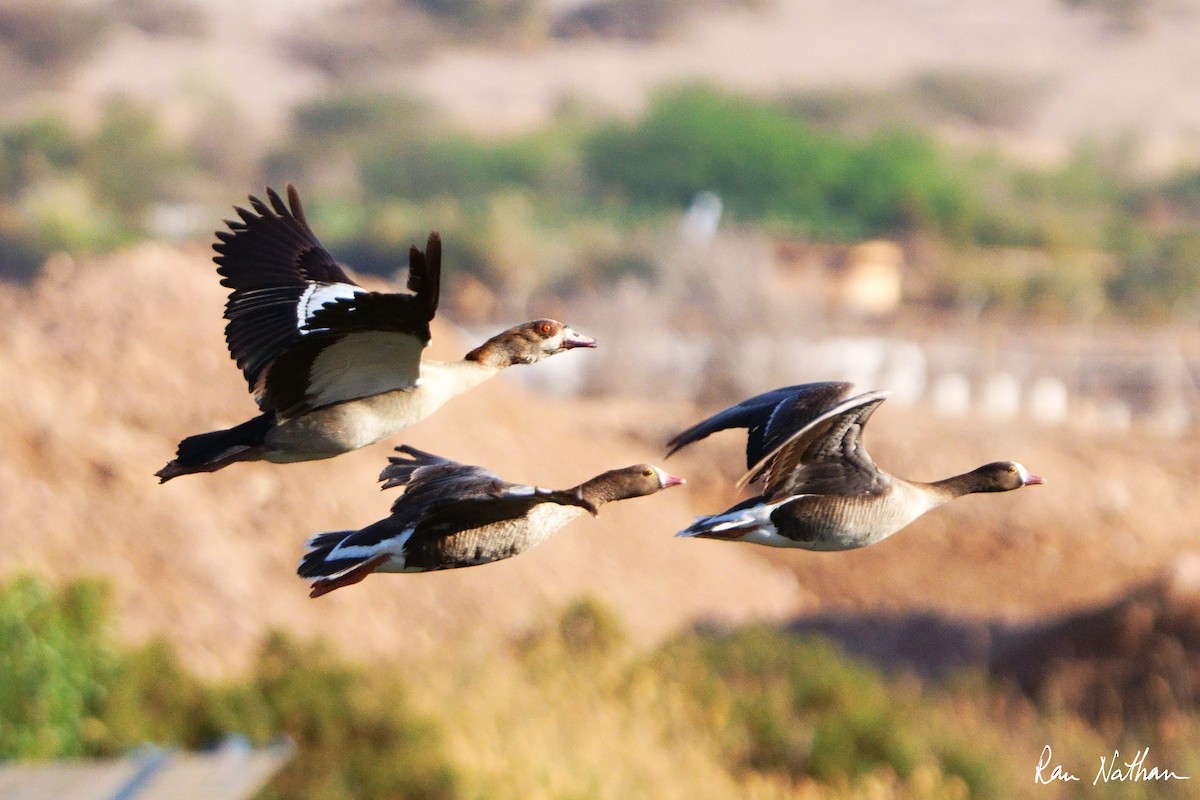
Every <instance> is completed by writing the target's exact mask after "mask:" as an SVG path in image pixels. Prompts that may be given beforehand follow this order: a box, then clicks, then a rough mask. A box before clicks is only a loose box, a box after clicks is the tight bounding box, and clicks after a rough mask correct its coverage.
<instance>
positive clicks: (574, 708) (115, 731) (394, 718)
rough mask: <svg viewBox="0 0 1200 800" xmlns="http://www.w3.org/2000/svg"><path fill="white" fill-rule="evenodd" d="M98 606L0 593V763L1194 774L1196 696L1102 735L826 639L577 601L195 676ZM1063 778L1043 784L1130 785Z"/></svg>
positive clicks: (102, 598)
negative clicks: (274, 752)
mask: <svg viewBox="0 0 1200 800" xmlns="http://www.w3.org/2000/svg"><path fill="white" fill-rule="evenodd" d="M106 605H107V604H106V593H105V592H104V591H103V589H102V587H100V586H98V585H97V584H94V583H79V584H73V585H69V586H67V587H65V588H61V589H57V590H55V589H52V588H50V587H49V586H48V585H47V584H46V583H45V582H43V581H40V580H37V579H33V578H12V579H9V580H7V581H5V582H3V583H0V755H2V756H3V757H5V758H14V759H49V758H59V757H64V756H87V755H114V754H119V753H122V752H127V751H129V750H131V749H133V748H135V747H137V746H138V745H139V744H141V743H143V742H148V741H149V742H154V743H157V744H160V745H175V746H180V747H185V748H198V747H204V746H206V745H208V744H211V743H214V742H216V741H219V740H220V739H221V738H223V737H224V736H226V735H228V734H230V733H235V732H236V733H241V734H243V735H245V736H246V737H248V738H249V739H250V740H251V741H253V742H256V743H265V742H267V741H270V740H272V739H274V738H276V737H278V736H281V735H286V736H288V737H290V738H291V739H292V741H293V742H294V743H295V745H296V752H295V756H294V757H293V759H292V761H291V762H290V763H289V764H288V765H287V766H286V767H285V768H284V770H283V771H282V772H281V773H280V774H279V775H278V776H277V777H276V778H275V779H274V780H273V781H272V782H271V783H270V784H269V785H268V786H267V787H266V789H264V791H263V792H262V793H261V794H260V795H259V797H260V800H290V799H291V798H297V799H299V798H305V799H308V798H311V799H312V800H315V799H316V798H322V799H323V800H324V799H327V798H334V800H338V799H340V798H345V799H346V800H349V798H364V799H365V800H372V799H373V798H378V799H379V800H384V799H385V798H386V799H387V800H392V799H395V800H403V798H432V799H433V800H437V799H438V798H445V799H446V800H451V799H453V798H464V800H465V798H477V797H488V798H496V799H497V800H518V798H521V799H522V800H523V799H524V798H529V797H542V798H547V799H548V800H568V798H574V797H581V796H587V797H596V798H621V797H635V796H636V797H655V798H665V799H666V800H674V798H680V800H683V798H687V799H688V800H697V799H698V798H699V799H701V800H707V799H708V798H712V800H717V799H718V798H728V797H741V796H753V797H764V798H776V797H778V798H783V797H792V796H795V794H796V792H800V793H801V794H802V796H805V797H815V798H822V799H824V800H843V799H844V800H849V798H856V797H864V796H870V797H889V798H908V799H911V800H941V798H962V797H979V798H986V797H1012V796H1015V795H1016V794H1018V793H1019V788H1018V787H1020V786H1022V785H1026V783H1027V782H1028V780H1029V774H1030V770H1031V769H1032V768H1033V765H1034V764H1036V763H1037V758H1038V757H1039V755H1040V753H1041V748H1042V746H1043V744H1044V743H1046V742H1051V743H1052V744H1053V746H1054V752H1055V756H1056V759H1060V760H1061V763H1064V764H1068V765H1075V764H1092V763H1094V761H1095V757H1096V755H1097V754H1105V755H1107V753H1108V752H1110V751H1111V749H1112V747H1114V746H1117V747H1120V748H1121V750H1122V752H1125V751H1126V750H1128V751H1129V752H1132V751H1133V750H1135V749H1140V748H1142V747H1147V746H1149V747H1152V749H1153V752H1154V759H1155V763H1158V764H1170V765H1171V766H1172V768H1176V769H1178V770H1179V774H1188V771H1189V770H1191V771H1194V770H1195V769H1197V768H1200V762H1197V761H1196V755H1195V752H1194V748H1193V747H1191V746H1190V745H1191V743H1192V742H1194V736H1195V734H1196V731H1197V730H1200V726H1198V725H1197V721H1196V719H1195V714H1194V710H1192V709H1187V708H1175V709H1166V710H1167V711H1170V715H1169V717H1168V719H1169V720H1170V724H1169V725H1165V726H1160V727H1154V726H1151V727H1149V728H1147V729H1145V730H1143V729H1138V730H1128V731H1120V730H1118V731H1117V732H1116V733H1115V734H1114V733H1111V732H1110V733H1109V734H1107V735H1106V736H1101V735H1099V734H1097V733H1096V732H1095V731H1094V730H1092V729H1090V728H1089V727H1088V726H1087V724H1086V723H1085V722H1083V721H1082V720H1081V719H1080V718H1079V717H1075V716H1070V715H1069V714H1068V713H1065V712H1062V711H1058V712H1053V713H1047V712H1040V711H1037V710H1035V709H1033V708H1032V707H1030V706H1028V705H1027V704H1026V703H1027V701H1025V700H1021V699H1019V698H1018V697H1017V696H1016V695H1015V694H1010V693H1009V692H1008V691H1007V690H1005V689H1003V688H1001V687H997V686H993V685H989V684H988V683H987V681H986V678H985V677H984V676H983V675H982V674H981V673H973V674H965V675H961V676H958V677H956V678H954V679H951V680H949V681H948V682H944V683H923V682H922V681H920V680H918V679H916V678H913V677H903V676H901V677H888V676H885V675H884V674H882V673H881V672H879V671H878V670H877V669H875V668H873V667H870V666H867V665H866V664H864V663H862V662H859V661H857V660H855V659H854V658H851V657H849V656H847V655H846V654H844V653H843V652H841V651H840V650H839V649H838V648H836V647H834V646H833V645H831V644H829V643H828V642H826V641H825V640H822V639H818V638H808V637H796V636H793V635H789V634H787V633H784V632H782V631H779V630H776V629H771V628H768V627H765V626H759V627H750V628H745V629H742V630H740V631H733V632H728V633H721V634H717V633H699V632H692V633H684V634H680V635H677V636H675V637H674V638H672V639H671V640H669V641H667V642H666V643H664V644H662V645H659V646H657V647H655V648H653V649H651V650H649V651H646V650H645V649H644V648H643V647H642V646H639V645H636V644H635V643H634V642H633V641H632V640H631V638H630V637H629V635H628V633H627V632H626V630H625V628H624V626H623V624H622V622H621V620H620V619H619V618H618V617H617V616H616V615H615V614H614V613H613V612H612V611H611V610H610V609H609V608H608V607H606V606H605V605H604V604H602V603H600V602H597V601H596V600H594V599H589V598H583V599H580V600H578V601H576V602H575V603H573V604H570V605H569V606H568V607H567V608H566V609H564V610H563V612H562V613H561V614H560V615H559V616H558V617H557V618H554V619H550V620H548V621H546V622H545V623H543V624H541V625H539V626H537V627H535V628H534V629H532V630H530V632H529V633H528V634H527V635H525V636H523V637H520V638H518V639H517V640H515V641H513V642H511V643H510V644H500V645H492V646H490V647H486V648H474V647H468V648H465V649H454V650H451V651H447V652H444V653H441V654H436V655H434V656H431V657H428V659H427V660H424V661H416V662H413V663H407V664H405V665H404V666H403V668H401V667H400V666H398V665H396V664H393V663H379V664H376V665H374V666H370V667H368V666H362V665H352V664H350V663H348V662H346V661H343V660H342V659H341V658H340V657H338V656H337V655H336V654H335V653H333V652H332V651H331V650H329V649H328V647H326V646H324V645H322V644H320V643H301V642H299V641H297V640H295V639H294V638H292V637H291V636H288V635H285V634H282V633H278V634H275V635H273V636H271V637H269V639H268V640H267V641H266V642H265V643H264V645H263V647H262V650H261V653H260V655H259V657H258V659H257V660H256V662H255V663H254V664H253V666H252V668H251V670H250V671H249V672H248V674H247V675H245V676H244V677H239V678H237V679H234V680H230V681H225V682H214V681H205V680H200V679H198V678H196V677H195V676H194V675H192V674H190V673H189V672H188V671H187V670H186V669H185V668H184V667H183V666H181V664H180V661H179V658H178V656H177V654H176V653H175V651H174V650H173V649H172V648H171V647H169V646H167V645H166V644H163V643H162V642H150V643H148V644H146V645H142V646H139V647H134V648H130V647H124V646H121V645H119V644H118V643H117V639H116V637H115V636H114V625H113V620H112V617H111V615H110V614H109V613H108V611H107V608H106ZM417 705H420V707H421V711H422V712H423V713H417V712H415V711H414V707H416V706H417ZM1159 710H1163V709H1159ZM1114 736H1115V737H1116V738H1115V739H1114V738H1113V737H1114ZM1179 783H1180V784H1183V782H1179ZM1074 788H1076V787H1064V791H1066V792H1067V794H1064V795H1063V796H1064V797H1080V798H1082V797H1093V796H1096V797H1114V798H1115V797H1122V796H1126V795H1124V794H1122V793H1121V791H1119V790H1120V789H1121V788H1122V787H1120V786H1118V787H1116V788H1115V789H1112V790H1111V791H1110V788H1111V787H1099V788H1097V787H1094V786H1092V785H1090V784H1085V785H1083V786H1081V787H1078V791H1077V792H1075V793H1074V794H1072V793H1071V792H1070V790H1071V789H1074ZM1186 788H1187V787H1186V786H1182V785H1165V786H1159V787H1153V791H1149V792H1148V793H1147V794H1146V795H1145V796H1146V797H1163V798H1175V797H1184V796H1187V794H1186ZM1139 796H1141V795H1139Z"/></svg>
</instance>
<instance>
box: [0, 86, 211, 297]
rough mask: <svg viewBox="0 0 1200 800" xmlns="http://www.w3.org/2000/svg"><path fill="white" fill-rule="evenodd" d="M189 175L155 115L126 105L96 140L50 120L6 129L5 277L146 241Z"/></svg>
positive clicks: (0, 147) (1, 134) (108, 116)
mask: <svg viewBox="0 0 1200 800" xmlns="http://www.w3.org/2000/svg"><path fill="white" fill-rule="evenodd" d="M190 168H191V166H190V163H189V156H188V154H187V153H185V152H184V150H183V149H182V148H181V147H180V146H178V145H175V144H173V143H171V142H169V141H168V140H167V139H166V137H165V136H164V135H163V134H162V131H161V128H160V123H159V119H158V116H157V115H156V113H155V112H154V111H152V110H150V109H149V108H146V107H142V106H138V105H134V104H131V103H128V102H125V101H122V100H115V101H113V102H112V103H110V104H109V105H108V106H107V107H106V108H105V110H104V113H103V115H102V117H101V118H100V120H99V123H98V124H97V125H96V126H95V127H94V128H92V129H90V130H78V129H76V128H73V127H71V126H69V125H68V124H67V123H66V122H65V121H64V120H63V119H61V118H59V117H56V116H52V115H51V116H44V117H38V118H34V119H32V120H31V121H28V122H23V123H17V124H13V125H10V126H7V127H4V128H0V243H3V244H4V245H5V246H4V247H3V248H0V274H2V275H5V276H9V277H14V276H15V277H27V276H28V275H30V274H32V273H33V272H34V271H35V270H36V269H37V267H38V266H39V265H40V264H41V262H42V261H43V260H44V258H45V255H46V254H47V253H48V252H50V251H52V250H57V249H63V250H70V251H76V252H91V251H97V250H105V249H110V248H113V247H116V246H118V245H121V244H125V243H128V242H130V241H133V240H135V239H138V238H141V237H144V236H145V235H146V233H147V219H146V217H147V212H148V210H149V209H150V208H151V207H152V206H153V205H154V204H155V203H158V202H163V201H166V200H169V199H175V198H176V197H177V193H178V192H180V190H181V188H183V187H181V184H182V183H183V178H184V176H185V175H187V174H188V171H189V170H190Z"/></svg>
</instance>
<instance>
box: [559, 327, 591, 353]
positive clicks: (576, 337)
mask: <svg viewBox="0 0 1200 800" xmlns="http://www.w3.org/2000/svg"><path fill="white" fill-rule="evenodd" d="M562 346H563V349H564V350H570V349H572V348H575V347H595V346H596V340H595V339H593V338H592V337H590V336H584V335H583V334H582V333H578V332H577V331H574V330H572V329H570V328H563V338H562Z"/></svg>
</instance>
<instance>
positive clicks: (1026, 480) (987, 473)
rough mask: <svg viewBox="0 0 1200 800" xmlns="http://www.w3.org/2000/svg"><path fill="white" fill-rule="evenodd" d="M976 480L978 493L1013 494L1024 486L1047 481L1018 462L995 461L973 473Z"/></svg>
mask: <svg viewBox="0 0 1200 800" xmlns="http://www.w3.org/2000/svg"><path fill="white" fill-rule="evenodd" d="M971 474H972V476H974V477H975V479H976V485H977V488H976V489H975V491H977V492H1011V491H1012V490H1013V489H1020V488H1021V487H1022V486H1030V485H1034V484H1041V483H1045V482H1046V479H1045V478H1043V477H1041V476H1040V475H1034V474H1033V473H1031V472H1030V471H1029V470H1027V469H1025V467H1024V466H1022V465H1021V464H1018V463H1017V462H1016V461H995V462H992V463H991V464H984V465H983V466H982V467H980V468H979V469H977V470H975V471H974V472H972V473H971Z"/></svg>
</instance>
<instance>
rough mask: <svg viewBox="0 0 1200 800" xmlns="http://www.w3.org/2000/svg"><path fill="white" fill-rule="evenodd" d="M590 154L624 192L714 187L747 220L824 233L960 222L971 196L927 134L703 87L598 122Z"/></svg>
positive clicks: (671, 200) (661, 200)
mask: <svg viewBox="0 0 1200 800" xmlns="http://www.w3.org/2000/svg"><path fill="white" fill-rule="evenodd" d="M584 158H585V162H586V164H587V170H588V174H589V175H590V176H591V177H592V178H593V180H594V181H595V183H596V184H597V186H598V188H599V189H600V190H601V191H616V192H618V193H619V194H620V196H621V197H622V198H623V199H625V200H627V201H628V202H632V203H635V204H643V205H646V206H648V207H650V208H654V209H663V208H670V209H679V208H683V207H685V206H686V205H687V203H688V202H689V201H690V200H691V198H692V197H693V196H694V195H695V194H696V193H697V192H700V191H704V190H710V191H714V192H716V193H717V194H718V195H720V196H721V198H722V200H723V201H724V202H725V204H726V207H727V208H728V209H729V210H730V211H731V212H733V213H734V214H736V215H737V216H739V217H741V218H742V219H744V220H754V221H765V222H768V223H770V222H772V221H778V222H783V223H786V224H787V225H788V226H789V227H791V228H793V229H797V230H805V231H808V232H809V233H811V234H812V235H814V236H816V237H818V238H820V237H829V236H832V237H835V238H841V239H848V238H859V237H862V236H876V235H882V234H889V235H904V234H906V233H910V232H912V231H914V230H918V229H921V230H924V229H930V230H932V231H934V232H938V233H949V232H956V231H957V230H958V229H960V228H961V227H962V226H963V219H962V218H963V216H964V214H965V209H966V206H967V205H968V204H969V202H970V196H969V194H968V193H967V191H966V190H965V189H964V188H963V187H961V186H959V185H958V184H957V182H956V180H955V177H954V173H953V172H952V170H951V168H950V164H949V162H948V161H947V160H946V159H945V157H944V156H943V155H942V154H941V153H939V151H938V150H937V149H936V148H935V147H934V145H933V143H932V141H931V140H929V139H928V138H926V137H924V136H919V135H917V134H915V133H910V132H904V131H887V132H883V133H880V134H878V135H877V136H874V137H871V138H870V139H868V140H866V141H865V142H858V141H855V140H853V139H849V138H847V137H844V136H836V135H833V134H829V133H825V132H821V131H818V130H817V129H815V128H813V127H811V126H809V125H807V124H806V123H804V122H803V121H802V120H801V119H799V118H797V117H795V116H794V115H791V114H789V113H788V112H786V111H784V110H783V109H780V108H777V107H774V106H772V105H768V104H762V103H758V102H754V101H751V100H746V99H742V98H737V97H732V96H729V95H724V94H720V93H717V92H713V91H711V90H708V89H703V88H700V89H687V90H684V91H680V92H676V93H671V94H667V95H664V96H663V97H661V98H660V99H659V101H658V102H657V103H656V104H655V105H654V106H653V108H652V109H651V111H650V113H649V114H648V115H647V116H646V117H645V118H644V119H642V120H640V121H639V122H637V123H635V124H633V125H614V126H610V127H607V128H604V129H602V130H600V131H598V132H597V133H596V134H594V135H593V136H592V137H590V139H589V140H588V142H587V143H586V145H585V150H584Z"/></svg>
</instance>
